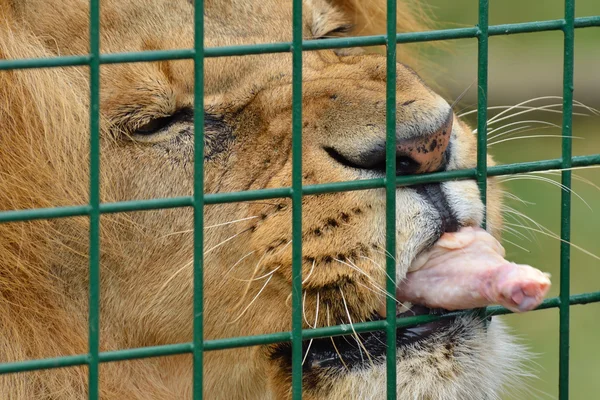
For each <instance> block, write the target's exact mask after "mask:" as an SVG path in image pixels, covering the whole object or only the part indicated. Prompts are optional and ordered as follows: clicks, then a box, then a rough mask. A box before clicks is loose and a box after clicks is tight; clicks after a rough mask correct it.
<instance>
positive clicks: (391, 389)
mask: <svg viewBox="0 0 600 400" xmlns="http://www.w3.org/2000/svg"><path fill="white" fill-rule="evenodd" d="M396 15H397V14H396V0H388V2H387V37H386V42H387V49H386V51H387V52H386V74H387V77H386V79H387V80H386V146H385V161H386V162H385V235H386V243H385V248H386V250H387V252H386V253H387V256H386V272H387V276H389V277H390V278H392V279H387V283H386V290H387V292H388V293H390V294H391V296H386V342H387V343H386V344H387V350H386V374H387V377H386V382H387V398H388V399H389V400H395V399H396V302H395V298H396V74H397V71H396V46H397V45H396V26H397V23H396Z"/></svg>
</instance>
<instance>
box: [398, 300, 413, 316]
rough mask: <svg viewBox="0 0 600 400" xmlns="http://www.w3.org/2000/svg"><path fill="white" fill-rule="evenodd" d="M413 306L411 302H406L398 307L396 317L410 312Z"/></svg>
mask: <svg viewBox="0 0 600 400" xmlns="http://www.w3.org/2000/svg"><path fill="white" fill-rule="evenodd" d="M412 306H413V304H412V303H411V302H410V301H404V302H402V303H399V304H398V305H397V306H396V315H397V314H402V313H405V312H407V311H410V309H411V308H412Z"/></svg>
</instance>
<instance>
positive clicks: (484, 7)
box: [0, 0, 600, 400]
mask: <svg viewBox="0 0 600 400" xmlns="http://www.w3.org/2000/svg"><path fill="white" fill-rule="evenodd" d="M99 3H100V1H99V0H90V43H89V46H90V52H89V54H84V55H75V56H61V57H53V58H44V59H13V60H7V59H4V60H0V70H13V69H25V68H52V67H65V66H77V65H79V66H89V78H90V81H89V82H90V93H91V95H90V96H91V97H90V116H89V117H90V187H89V204H87V205H81V206H67V207H58V208H49V209H30V210H12V211H11V210H9V211H2V212H0V222H2V223H6V222H13V221H29V220H34V219H47V218H65V217H72V216H87V217H88V218H89V221H90V225H89V252H90V254H89V351H88V353H87V354H79V355H71V356H64V357H57V358H52V359H38V360H24V361H19V362H7V363H0V373H1V374H8V373H16V372H23V371H32V370H40V369H50V368H61V367H68V366H75V365H87V366H88V369H89V377H88V379H89V399H97V398H98V397H99V381H98V380H99V365H100V364H101V363H106V362H113V361H121V360H131V359H139V358H145V357H158V356H167V355H175V354H183V353H191V354H193V361H194V371H193V386H194V391H193V393H194V398H195V399H201V398H202V397H203V391H202V387H203V354H204V352H207V351H219V350H222V349H231V348H236V347H242V346H254V345H264V344H272V343H277V342H291V345H292V397H293V398H294V399H300V398H301V397H302V341H303V340H306V339H313V338H320V337H327V336H332V335H340V334H343V333H345V332H347V329H348V327H347V326H344V325H338V326H332V327H323V328H316V329H302V310H301V308H302V297H301V293H302V270H301V262H302V240H301V235H302V230H301V228H302V198H303V196H312V195H317V194H323V193H333V192H341V191H349V190H365V189H372V188H384V189H385V191H386V232H387V240H386V250H387V253H388V257H387V262H386V272H387V274H388V276H392V277H394V276H396V271H395V269H396V265H395V260H394V258H393V257H392V256H391V255H390V254H393V253H394V249H395V248H396V242H395V241H396V236H395V231H396V221H395V209H396V197H395V192H396V189H397V188H398V187H400V186H406V185H414V184H422V183H430V182H442V181H448V180H464V179H471V180H476V181H477V183H478V186H479V189H480V192H481V194H482V201H483V202H484V204H485V202H486V182H487V178H488V177H489V176H500V175H507V174H519V173H527V172H532V171H545V170H550V169H562V172H561V174H562V181H561V183H562V185H564V187H566V188H570V187H571V171H570V169H571V168H574V167H582V166H590V165H597V164H600V154H593V155H586V156H576V157H574V156H572V146H571V141H572V139H571V132H572V115H573V70H574V68H573V48H574V32H575V29H578V28H588V27H600V16H590V17H584V18H575V14H574V9H575V0H565V8H564V18H563V19H559V20H549V21H536V22H528V23H518V24H505V25H495V26H489V25H488V10H489V0H479V23H478V25H477V26H473V27H467V28H457V29H446V30H437V31H427V32H412V33H397V32H396V26H397V23H396V22H397V21H396V19H397V14H396V8H397V5H396V0H388V2H387V7H388V11H387V34H386V35H380V36H362V37H347V38H332V39H322V40H303V38H302V8H303V7H302V0H293V27H292V30H293V36H292V41H291V42H286V43H269V44H258V45H239V46H226V47H209V48H205V47H204V3H203V1H198V0H197V1H196V2H195V16H194V21H195V36H194V43H195V45H194V48H191V49H183V50H181V49H180V50H159V51H144V52H128V53H112V54H101V53H100V34H99V24H100V4H99ZM542 31H562V32H563V34H564V66H563V121H562V135H563V138H562V157H561V158H558V159H548V160H543V161H536V162H524V163H515V164H505V165H498V166H490V167H488V165H487V161H486V160H487V137H486V133H487V126H486V123H487V109H488V108H487V101H488V95H487V87H488V82H487V81H488V38H489V37H491V36H498V35H512V34H519V33H528V32H542ZM455 39H474V40H477V42H478V79H477V88H478V92H477V93H478V105H477V109H478V112H477V121H478V122H477V142H478V145H477V167H476V168H473V169H466V170H456V171H447V172H437V173H428V174H421V175H412V176H400V177H398V176H396V173H395V171H396V157H395V149H396V136H395V130H396V47H397V46H396V44H399V43H414V42H426V41H440V40H455ZM378 45H385V46H386V49H387V50H386V57H387V83H386V85H387V91H386V98H387V102H386V125H387V127H386V128H387V129H386V132H387V135H386V137H387V140H386V153H387V157H386V165H385V167H386V169H385V171H386V174H385V178H380V179H368V180H359V181H352V182H335V183H325V184H315V185H303V184H302V146H301V144H302V59H303V52H306V51H315V50H321V49H337V48H348V47H354V46H378ZM266 53H291V54H292V73H293V83H292V86H293V95H292V97H293V103H292V104H293V110H292V131H293V139H292V141H293V144H292V158H293V161H292V164H293V172H292V185H291V187H282V188H275V189H261V190H252V191H245V192H235V193H218V194H205V193H204V169H203V168H204V166H203V162H202V160H203V157H202V155H203V154H204V140H203V135H204V132H203V129H204V112H203V104H204V60H205V59H206V58H211V57H227V56H237V55H248V54H266ZM173 59H191V60H193V62H194V66H195V67H194V71H195V72H194V78H195V79H194V96H195V97H194V128H195V141H194V143H195V144H194V146H195V154H196V155H197V156H196V157H195V162H194V176H195V178H194V191H193V195H192V196H185V197H177V198H163V199H150V200H132V201H123V202H115V203H102V202H101V201H100V168H101V167H100V137H99V129H100V128H99V121H100V116H99V103H100V96H99V90H100V89H99V88H100V67H101V65H102V64H114V63H132V62H148V61H160V60H173ZM271 198H290V199H291V201H292V260H293V265H292V325H291V326H292V329H291V331H289V332H277V333H272V334H265V335H258V336H247V337H235V338H224V339H215V340H204V339H203V242H204V237H203V235H204V221H203V215H204V214H203V212H204V206H205V205H208V204H221V203H228V202H240V201H249V200H261V199H271ZM173 207H188V208H192V209H193V211H194V263H193V266H194V312H193V340H192V341H191V342H189V343H183V344H171V345H164V346H156V347H144V348H132V349H120V350H115V351H108V352H100V351H99V331H100V329H99V328H100V322H99V321H100V305H99V304H100V299H99V293H100V264H99V262H100V261H99V259H100V240H99V238H100V233H99V226H100V225H99V224H100V216H101V214H105V213H119V212H127V211H140V210H152V209H161V208H173ZM570 214H571V194H570V192H569V191H568V190H563V191H562V197H561V216H560V218H561V233H560V237H561V241H562V242H561V247H560V251H561V260H560V264H561V273H560V295H559V297H556V298H550V299H547V300H545V301H544V302H543V303H542V305H541V306H540V307H538V309H547V308H558V312H559V315H560V326H559V329H560V381H559V393H560V399H563V400H564V399H567V398H568V396H569V386H568V385H569V307H570V306H571V305H574V304H586V303H590V302H597V301H600V292H594V293H583V294H577V295H571V293H570V289H569V283H570V279H569V278H570V244H569V240H570ZM395 284H396V283H395V282H394V281H393V280H388V281H387V288H386V289H387V290H388V292H389V293H395ZM388 297H391V296H388ZM386 306H387V317H386V318H385V319H384V320H380V321H371V322H363V323H356V324H354V327H353V329H354V330H355V331H356V332H359V333H360V332H369V331H374V330H385V332H386V341H387V353H386V354H387V357H386V360H387V361H386V371H387V398H388V399H395V398H396V368H397V366H396V358H395V357H396V356H395V355H396V346H397V345H396V329H397V328H398V327H408V326H414V325H416V324H420V323H424V322H431V321H434V320H436V319H439V318H447V317H452V316H455V315H456V314H460V313H462V312H455V313H451V314H447V315H444V316H435V315H426V316H415V317H405V318H397V317H396V313H395V307H396V305H395V302H394V299H392V298H388V299H387V304H386ZM466 312H470V311H466ZM478 312H481V313H483V314H484V315H485V316H491V315H501V314H506V313H509V312H510V311H509V310H507V309H505V308H503V307H499V306H494V307H487V308H486V309H483V310H479V311H478Z"/></svg>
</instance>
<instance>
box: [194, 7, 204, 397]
mask: <svg viewBox="0 0 600 400" xmlns="http://www.w3.org/2000/svg"><path fill="white" fill-rule="evenodd" d="M193 273H194V305H193V309H194V310H193V312H194V314H193V315H194V316H193V338H192V343H193V353H192V356H193V394H192V396H193V399H194V400H202V396H203V379H204V373H203V371H204V370H203V365H204V359H203V356H204V348H203V341H204V0H196V1H195V2H194V266H193Z"/></svg>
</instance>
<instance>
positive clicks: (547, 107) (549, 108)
mask: <svg viewBox="0 0 600 400" xmlns="http://www.w3.org/2000/svg"><path fill="white" fill-rule="evenodd" d="M574 106H575V107H582V106H580V105H576V104H574ZM554 107H562V103H555V104H548V105H545V106H540V107H533V106H490V107H488V108H487V109H488V111H489V110H507V109H513V110H514V109H520V110H530V111H532V112H533V111H543V112H548V113H554V114H562V110H553V109H552V108H554ZM467 108H468V107H467ZM583 108H585V107H583ZM461 111H462V110H461ZM476 112H477V109H474V110H469V111H467V112H464V113H461V114H458V113H457V116H458V117H459V118H462V117H464V116H467V115H470V114H475V113H476ZM590 112H591V111H590ZM573 115H579V116H586V117H587V116H590V114H584V113H575V112H574V113H573Z"/></svg>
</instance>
